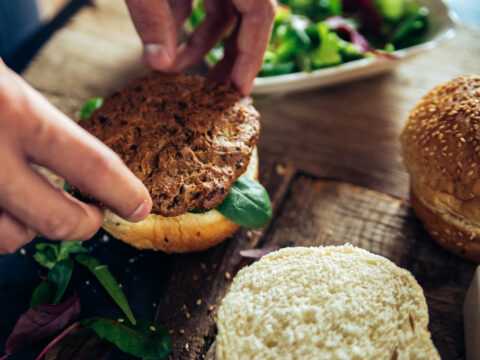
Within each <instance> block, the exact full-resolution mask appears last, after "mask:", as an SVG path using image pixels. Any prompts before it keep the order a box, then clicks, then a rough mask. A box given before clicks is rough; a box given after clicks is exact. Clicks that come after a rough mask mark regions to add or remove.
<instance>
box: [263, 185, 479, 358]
mask: <svg viewBox="0 0 480 360" xmlns="http://www.w3.org/2000/svg"><path fill="white" fill-rule="evenodd" d="M265 243H275V244H278V245H279V246H281V247H283V246H319V245H341V244H345V243H350V244H353V245H356V246H359V247H361V248H364V249H367V250H369V251H372V252H374V253H376V254H379V255H383V256H385V257H387V258H389V259H390V260H392V261H393V262H394V263H396V264H397V265H398V266H400V267H403V268H406V269H408V270H410V272H411V273H412V274H413V275H414V276H415V278H416V279H417V281H418V282H419V284H420V285H421V286H422V288H423V290H424V293H425V297H426V299H427V304H428V307H429V313H430V331H431V333H432V339H433V342H434V344H435V345H436V347H437V348H438V350H439V352H440V354H441V356H442V358H443V359H462V358H464V340H463V318H462V303H463V299H464V297H465V293H466V290H467V287H468V285H469V283H470V281H471V279H472V277H473V273H474V271H475V264H473V263H472V262H469V261H466V260H463V259H460V258H458V257H456V256H454V255H452V254H450V253H449V252H447V251H445V250H444V249H443V248H441V247H440V246H439V245H437V244H436V243H435V242H434V241H433V239H431V238H430V236H429V235H428V234H427V232H426V231H425V230H424V229H423V227H422V225H421V223H420V222H419V220H418V219H417V218H416V217H415V215H414V214H413V211H412V209H411V208H410V206H409V204H408V203H407V202H405V201H403V200H398V199H395V198H392V197H390V196H387V195H385V194H382V193H378V192H376V191H371V190H367V189H364V188H361V187H357V186H353V185H350V184H347V183H338V182H328V181H320V180H316V179H313V178H311V177H307V176H299V177H298V178H297V179H296V180H295V181H294V183H293V186H292V188H291V191H290V192H289V194H288V197H287V199H286V201H285V205H284V206H283V207H282V210H281V213H280V215H279V216H278V217H277V218H276V219H275V222H274V224H273V226H272V231H270V232H269V234H268V236H267V237H266V239H265Z"/></svg>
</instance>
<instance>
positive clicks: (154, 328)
mask: <svg viewBox="0 0 480 360" xmlns="http://www.w3.org/2000/svg"><path fill="white" fill-rule="evenodd" d="M149 329H150V330H151V331H157V328H156V327H155V326H153V325H150V327H149Z"/></svg>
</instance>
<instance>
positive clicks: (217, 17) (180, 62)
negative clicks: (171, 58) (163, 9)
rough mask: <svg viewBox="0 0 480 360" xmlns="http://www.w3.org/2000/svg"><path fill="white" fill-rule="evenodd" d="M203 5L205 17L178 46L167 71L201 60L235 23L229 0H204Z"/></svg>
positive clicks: (180, 69) (181, 68) (178, 69)
mask: <svg viewBox="0 0 480 360" xmlns="http://www.w3.org/2000/svg"><path fill="white" fill-rule="evenodd" d="M204 5H205V11H206V16H205V19H204V20H203V21H202V22H201V23H200V24H199V25H198V26H197V27H196V28H195V30H194V31H193V33H192V34H191V35H190V36H189V38H188V39H187V41H186V42H185V43H184V44H182V45H181V46H180V47H179V49H178V52H177V57H176V62H175V64H174V65H173V67H171V68H170V69H169V71H174V72H180V71H184V70H185V69H187V68H189V67H190V66H192V65H194V64H196V63H198V62H199V61H201V60H202V59H203V57H204V56H205V54H206V53H207V52H208V51H209V50H210V49H211V48H212V47H214V46H215V45H216V44H217V43H218V42H219V41H220V40H221V39H222V37H223V36H224V35H225V32H226V31H227V30H228V29H229V28H231V27H232V25H233V24H234V23H235V18H236V16H235V11H234V8H233V7H232V5H231V3H230V1H225V0H205V1H204Z"/></svg>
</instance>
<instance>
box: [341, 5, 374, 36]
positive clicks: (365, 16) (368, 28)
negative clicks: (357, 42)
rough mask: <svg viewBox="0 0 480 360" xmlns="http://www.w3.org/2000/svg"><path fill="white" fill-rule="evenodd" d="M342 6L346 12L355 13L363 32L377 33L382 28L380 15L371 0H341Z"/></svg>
mask: <svg viewBox="0 0 480 360" xmlns="http://www.w3.org/2000/svg"><path fill="white" fill-rule="evenodd" d="M342 8H343V10H344V11H345V12H346V13H357V14H358V15H359V18H360V21H361V29H360V30H362V31H363V32H364V33H365V34H368V35H378V34H380V32H381V30H382V16H381V15H380V12H379V11H378V9H377V7H376V6H375V4H374V1H373V0H343V1H342Z"/></svg>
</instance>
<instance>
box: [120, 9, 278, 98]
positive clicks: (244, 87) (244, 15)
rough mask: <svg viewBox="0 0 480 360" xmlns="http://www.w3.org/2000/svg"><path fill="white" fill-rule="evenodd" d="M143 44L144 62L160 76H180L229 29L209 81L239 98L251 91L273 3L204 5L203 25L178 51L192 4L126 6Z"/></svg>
mask: <svg viewBox="0 0 480 360" xmlns="http://www.w3.org/2000/svg"><path fill="white" fill-rule="evenodd" d="M126 3H127V6H128V8H129V10H130V14H131V17H132V19H133V22H134V24H135V27H136V29H137V32H138V34H139V35H140V38H141V39H142V42H143V44H144V50H143V60H144V62H145V63H146V64H147V65H148V66H150V67H152V68H154V69H156V70H161V71H165V72H181V71H184V70H185V69H187V68H188V67H190V66H192V65H194V64H196V63H198V62H199V61H201V60H202V59H203V57H204V56H205V54H206V53H207V52H208V51H209V50H210V49H211V48H212V47H214V46H215V45H216V44H217V43H218V42H219V41H220V40H221V39H222V37H223V36H224V35H225V33H226V32H227V31H228V30H229V29H231V28H233V31H232V32H231V33H230V35H229V37H228V39H227V40H226V42H225V46H224V49H225V55H224V57H223V59H222V60H221V61H219V62H218V63H217V64H216V65H215V66H214V67H213V68H212V69H211V70H210V72H209V77H211V78H213V79H215V80H218V81H222V82H231V83H232V84H233V85H234V86H235V87H236V88H237V89H238V90H239V91H240V92H241V93H242V94H243V95H248V94H249V93H250V92H251V91H252V87H253V80H254V79H255V77H256V76H257V74H258V72H259V71H260V69H261V67H262V63H263V54H264V52H265V49H266V48H267V45H268V42H269V40H270V35H271V32H272V25H273V20H274V17H275V10H276V2H275V0H204V1H203V4H204V6H205V10H206V17H205V20H204V21H203V22H202V23H201V24H199V25H198V27H197V28H196V29H195V31H194V32H193V33H192V34H191V35H190V37H189V38H188V39H187V41H186V42H185V43H184V44H181V45H180V46H179V47H178V48H177V32H178V31H180V29H181V27H182V25H183V22H184V21H185V19H186V18H187V17H188V16H189V15H190V12H191V10H192V0H171V1H170V4H169V1H167V0H126Z"/></svg>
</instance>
